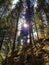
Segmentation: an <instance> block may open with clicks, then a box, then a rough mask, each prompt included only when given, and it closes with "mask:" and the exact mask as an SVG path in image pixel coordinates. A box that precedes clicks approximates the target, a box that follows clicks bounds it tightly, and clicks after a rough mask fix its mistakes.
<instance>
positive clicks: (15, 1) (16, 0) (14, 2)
mask: <svg viewBox="0 0 49 65" xmlns="http://www.w3.org/2000/svg"><path fill="white" fill-rule="evenodd" d="M18 1H19V0H13V6H12V9H13V8H14V7H15V4H16V3H17V2H18Z"/></svg>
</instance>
